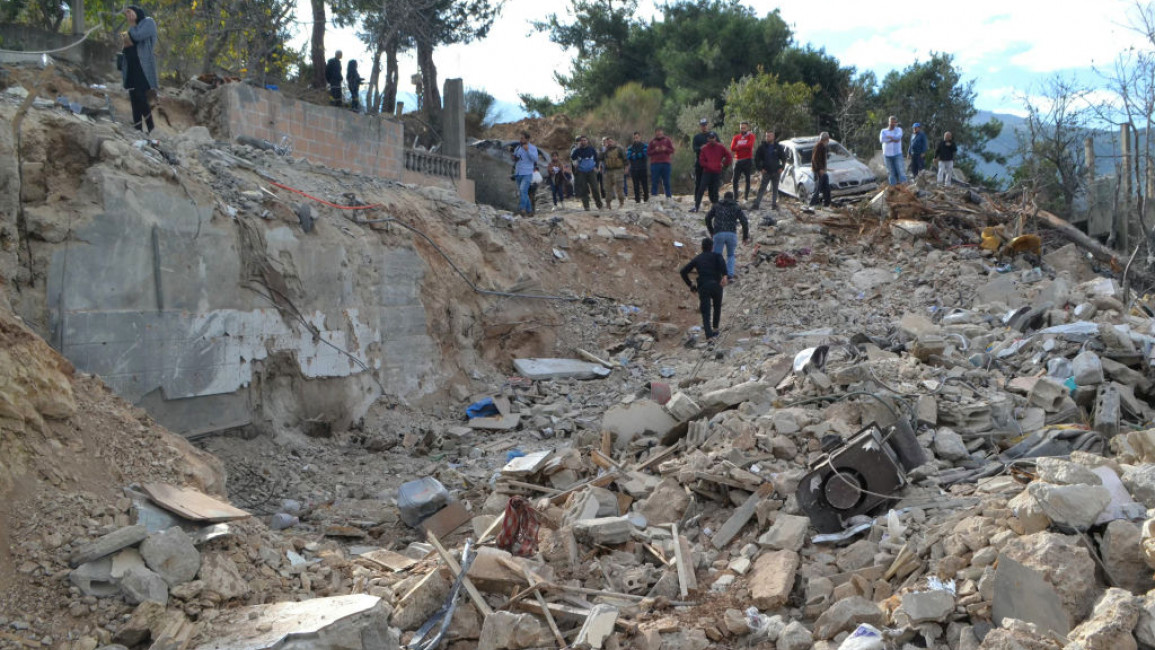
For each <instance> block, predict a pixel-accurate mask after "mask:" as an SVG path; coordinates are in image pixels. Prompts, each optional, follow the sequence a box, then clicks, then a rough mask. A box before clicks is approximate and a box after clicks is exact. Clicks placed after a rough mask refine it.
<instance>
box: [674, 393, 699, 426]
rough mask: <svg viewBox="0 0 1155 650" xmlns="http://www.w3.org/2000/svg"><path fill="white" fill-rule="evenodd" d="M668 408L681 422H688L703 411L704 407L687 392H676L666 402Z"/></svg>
mask: <svg viewBox="0 0 1155 650" xmlns="http://www.w3.org/2000/svg"><path fill="white" fill-rule="evenodd" d="M666 410H667V411H669V413H670V415H672V416H674V419H676V420H677V421H679V422H686V421H688V420H690V419H692V418H693V417H694V416H696V415H697V414H699V413H701V412H702V407H700V406H698V403H697V402H695V401H694V400H692V399H690V396H689V395H686V394H685V393H681V392H679V393H674V396H673V397H671V398H670V401H668V402H666Z"/></svg>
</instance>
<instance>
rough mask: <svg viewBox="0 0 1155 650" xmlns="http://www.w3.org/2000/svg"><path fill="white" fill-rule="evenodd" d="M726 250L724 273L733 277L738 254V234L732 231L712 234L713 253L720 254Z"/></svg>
mask: <svg viewBox="0 0 1155 650" xmlns="http://www.w3.org/2000/svg"><path fill="white" fill-rule="evenodd" d="M722 249H726V273H727V274H728V275H729V276H730V277H734V261H735V259H734V258H735V257H736V256H737V253H738V233H736V232H734V231H732V230H731V231H720V232H716V233H714V252H715V253H721V252H722Z"/></svg>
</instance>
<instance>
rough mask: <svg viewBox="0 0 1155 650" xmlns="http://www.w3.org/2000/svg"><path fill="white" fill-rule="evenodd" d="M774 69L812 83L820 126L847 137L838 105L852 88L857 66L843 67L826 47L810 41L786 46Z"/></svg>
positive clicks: (813, 105)
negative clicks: (842, 127) (839, 119)
mask: <svg viewBox="0 0 1155 650" xmlns="http://www.w3.org/2000/svg"><path fill="white" fill-rule="evenodd" d="M773 71H775V72H777V74H778V78H779V79H781V80H782V81H784V82H800V83H803V84H806V85H807V86H810V87H812V88H813V89H814V98H813V100H812V101H811V104H810V112H811V114H812V115H814V117H815V120H816V125H815V126H816V128H817V130H818V131H830V132H831V133H832V134H834V137H835V138H842V137H843V135H842V133H841V130H840V128H839V126H840V125H839V121H838V109H839V108H840V106H841V102H842V99H843V98H844V97H846V96H847V94H848V93H849V92H850V91H851V88H852V85H853V78H854V72H855V70H854V68H848V67H843V66H842V64H840V63H839V62H838V59H836V58H834V57H833V56H831V55H829V54H827V53H826V50H825V49H814V48H813V47H811V46H809V45H807V46H805V47H801V48H798V47H789V48H786V49H785V50H783V51H782V52H781V53H780V54H779V55H778V59H777V60H776V61H775V62H774V65H773Z"/></svg>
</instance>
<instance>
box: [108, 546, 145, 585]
mask: <svg viewBox="0 0 1155 650" xmlns="http://www.w3.org/2000/svg"><path fill="white" fill-rule="evenodd" d="M133 567H140V568H142V569H143V568H145V566H144V558H142V557H141V556H140V551H138V550H136V549H135V548H124V549H121V550H120V551H118V552H117V553H116V555H113V556H112V571H111V574H112V579H113V580H119V579H120V578H121V576H123V575H124V574H125V572H126V571H128V570H129V569H131V568H133Z"/></svg>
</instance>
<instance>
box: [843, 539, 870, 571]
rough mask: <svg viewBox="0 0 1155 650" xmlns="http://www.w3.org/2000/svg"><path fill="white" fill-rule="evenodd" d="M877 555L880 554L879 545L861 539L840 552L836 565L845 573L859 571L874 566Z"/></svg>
mask: <svg viewBox="0 0 1155 650" xmlns="http://www.w3.org/2000/svg"><path fill="white" fill-rule="evenodd" d="M876 553H878V544H875V543H874V542H872V541H870V540H866V539H860V540H858V541H857V542H855V543H853V544H851V545H850V546H847V547H846V548H844V549H842V550H841V551H839V553H838V556H837V557H836V558H835V560H834V564H835V565H837V566H838V568H839V569H842V570H843V571H857V570H858V569H864V568H866V567H868V566H872V565H873V564H874V555H875V554H876Z"/></svg>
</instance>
